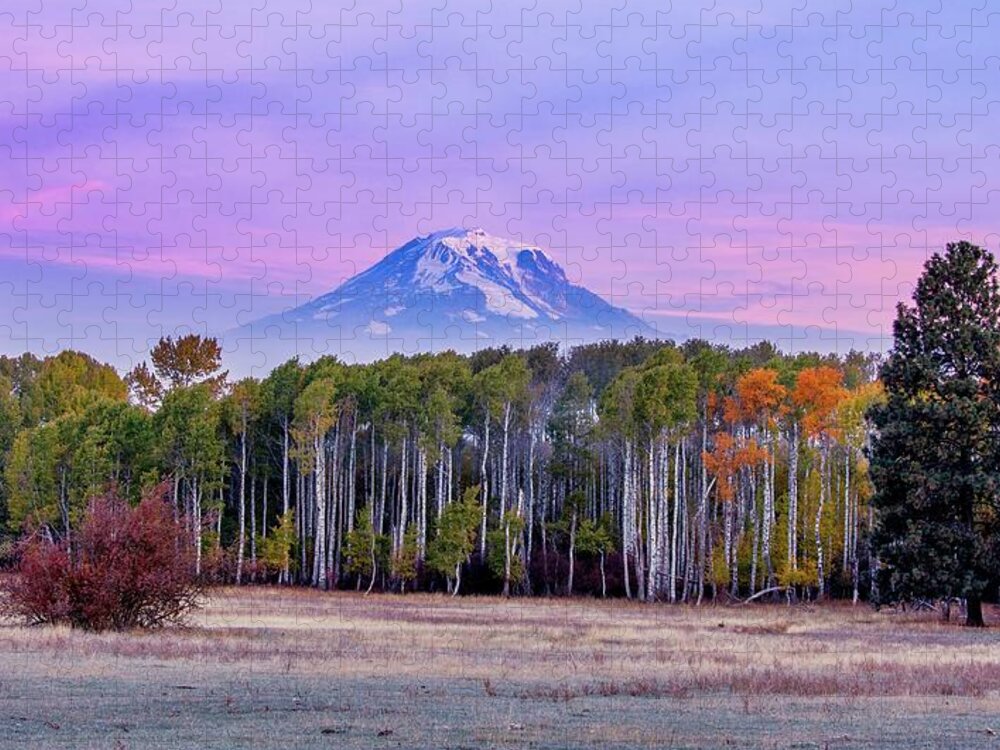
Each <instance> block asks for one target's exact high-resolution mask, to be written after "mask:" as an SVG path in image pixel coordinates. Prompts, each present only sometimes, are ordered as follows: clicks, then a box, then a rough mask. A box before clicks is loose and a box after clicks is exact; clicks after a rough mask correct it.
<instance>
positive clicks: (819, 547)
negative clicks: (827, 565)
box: [815, 442, 826, 599]
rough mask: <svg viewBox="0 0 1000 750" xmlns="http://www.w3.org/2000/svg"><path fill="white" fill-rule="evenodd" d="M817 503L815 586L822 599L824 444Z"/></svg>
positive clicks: (824, 485)
mask: <svg viewBox="0 0 1000 750" xmlns="http://www.w3.org/2000/svg"><path fill="white" fill-rule="evenodd" d="M819 467H820V468H819V503H818V504H817V506H816V528H815V531H816V587H817V595H818V598H820V599H822V598H823V594H824V592H825V588H826V583H825V576H824V570H823V505H824V503H825V502H826V444H825V442H822V443H821V444H820V452H819Z"/></svg>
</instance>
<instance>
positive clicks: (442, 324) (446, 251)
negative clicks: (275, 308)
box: [226, 229, 656, 365]
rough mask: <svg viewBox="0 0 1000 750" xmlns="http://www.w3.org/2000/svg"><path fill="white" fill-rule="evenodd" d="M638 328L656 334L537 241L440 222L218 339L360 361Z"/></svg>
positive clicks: (271, 355)
mask: <svg viewBox="0 0 1000 750" xmlns="http://www.w3.org/2000/svg"><path fill="white" fill-rule="evenodd" d="M640 334H641V335H644V336H647V337H650V336H655V335H656V332H655V331H654V330H653V329H652V328H651V327H650V326H648V325H647V324H646V323H644V322H643V321H642V320H640V319H639V318H638V317H636V316H635V315H633V314H632V313H630V312H628V311H626V310H623V309H621V308H618V307H614V306H612V305H610V304H609V303H608V302H606V301H605V300H604V299H602V298H601V297H599V296H597V295H596V294H594V293H593V292H591V291H589V290H587V289H585V288H583V287H581V286H577V285H575V284H572V283H570V282H569V280H568V279H567V278H566V274H565V272H564V271H563V269H562V268H561V267H560V266H559V264H558V263H556V262H555V261H554V260H552V258H551V257H549V255H547V254H546V253H545V251H543V250H542V249H541V248H538V247H532V246H528V245H524V244H522V243H518V242H516V241H514V240H509V239H503V238H499V237H492V236H490V235H488V234H487V233H486V232H484V231H483V230H482V229H471V230H468V229H447V230H444V231H440V232H435V233H433V234H429V235H427V236H425V237H418V238H416V239H413V240H411V241H409V242H407V243H406V244H405V245H403V246H402V247H400V248H398V249H396V250H394V251H393V252H392V253H390V254H389V255H388V256H386V257H385V258H384V259H383V260H381V261H380V262H378V263H376V264H375V265H373V266H372V267H371V268H369V269H368V270H366V271H364V272H363V273H360V274H358V275H357V276H354V277H353V278H351V279H348V280H347V281H346V282H344V283H343V284H342V285H341V286H339V287H338V288H337V289H335V290H334V291H332V292H329V293H328V294H324V295H322V296H321V297H318V298H316V299H314V300H312V301H311V302H308V303H306V304H304V305H301V306H299V307H296V308H294V309H292V310H289V311H286V312H284V313H281V314H278V315H272V316H269V317H266V318H261V319H259V320H256V321H254V322H252V323H250V324H248V325H245V326H243V327H242V328H240V329H237V330H236V331H234V332H231V333H230V334H229V335H228V336H226V343H227V348H231V347H232V346H234V345H236V346H238V348H239V349H240V350H243V349H244V347H245V346H246V345H248V344H249V345H251V347H252V351H254V352H262V353H263V354H264V356H265V357H266V359H267V362H268V363H269V364H272V365H273V363H274V362H277V361H281V360H284V359H286V358H288V357H289V356H292V355H293V354H299V355H301V356H303V357H305V358H307V359H308V358H311V357H314V356H317V355H318V354H321V353H330V354H335V355H337V356H339V357H341V358H342V359H345V360H347V361H368V360H371V359H376V358H379V357H385V356H387V355H389V354H392V353H394V352H406V353H413V352H417V351H440V350H443V349H455V350H457V351H462V352H468V351H473V350H476V349H480V348H483V347H486V346H500V345H504V344H507V345H510V346H513V347H527V346H532V345H534V344H537V343H540V342H544V341H558V342H560V343H562V344H566V345H570V346H572V345H574V344H579V343H585V342H591V341H598V340H601V339H609V338H631V337H632V336H636V335H640ZM236 342H238V343H236Z"/></svg>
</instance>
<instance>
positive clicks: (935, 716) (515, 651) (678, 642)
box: [0, 587, 1000, 749]
mask: <svg viewBox="0 0 1000 750" xmlns="http://www.w3.org/2000/svg"><path fill="white" fill-rule="evenodd" d="M987 614H988V617H990V618H996V617H997V615H998V613H997V612H996V611H995V610H994V611H989V612H988V613H987ZM0 663H2V664H3V673H2V676H0V747H29V746H31V747H47V748H70V747H72V748H146V747H157V748H174V747H176V748H185V747H204V748H216V747H218V748H233V747H245V748H267V747H306V748H328V747H330V748H332V747H338V748H378V747H387V748H389V747H408V748H413V747H419V748H456V749H457V748H483V747H533V748H611V747H622V748H624V747H629V748H632V747H634V748H646V747H650V748H652V747H658V748H663V747H669V748H683V747H752V748H791V747H797V748H809V747H816V748H861V747H893V746H895V747H908V748H909V747H984V748H995V747H1000V630H996V629H986V630H977V629H968V628H964V627H961V626H959V625H957V624H950V625H949V624H943V623H941V622H940V620H939V618H938V617H937V616H936V615H934V614H933V613H912V612H911V613H903V612H897V611H891V610H883V611H881V612H875V611H874V610H872V609H871V608H869V607H867V606H861V605H859V606H857V607H852V606H850V605H848V604H843V603H833V604H828V605H823V606H802V605H799V606H792V607H789V606H786V605H771V604H763V605H756V604H755V605H749V606H702V607H699V608H696V607H666V606H661V605H649V604H639V603H630V602H623V601H620V600H616V601H610V600H609V601H601V600H594V599H500V598H480V597H459V598H451V597H446V596H442V595H431V594H414V595H406V596H398V595H395V596H386V595H372V596H368V597H365V596H363V595H361V594H355V593H348V592H337V593H324V592H318V591H311V590H302V589H288V588H284V589H282V588H264V587H254V588H240V589H236V588H227V589H218V590H215V591H213V592H212V594H211V596H210V598H209V599H208V600H207V601H206V606H205V607H204V608H203V609H201V610H199V611H198V613H197V614H196V615H194V616H193V617H192V618H191V620H190V622H189V624H188V625H187V626H186V627H172V628H168V629H164V630H160V631H153V632H127V633H101V634H96V633H88V632H83V631H78V630H71V629H68V628H62V627H44V628H27V627H24V626H22V625H19V624H16V623H12V622H5V623H2V624H0Z"/></svg>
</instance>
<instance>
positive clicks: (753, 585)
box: [747, 467, 760, 596]
mask: <svg viewBox="0 0 1000 750" xmlns="http://www.w3.org/2000/svg"><path fill="white" fill-rule="evenodd" d="M747 474H748V475H749V483H750V486H749V490H750V515H751V519H750V526H751V533H752V542H751V548H750V596H753V595H754V594H756V593H757V561H758V559H759V553H760V509H759V508H758V507H757V470H756V469H755V468H753V467H751V468H750V469H749V471H748V472H747Z"/></svg>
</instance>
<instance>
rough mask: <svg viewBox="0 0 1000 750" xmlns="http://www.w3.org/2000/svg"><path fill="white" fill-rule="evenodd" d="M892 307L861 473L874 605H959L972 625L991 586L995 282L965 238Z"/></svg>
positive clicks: (997, 378) (998, 332)
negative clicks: (867, 488) (866, 463)
mask: <svg viewBox="0 0 1000 750" xmlns="http://www.w3.org/2000/svg"><path fill="white" fill-rule="evenodd" d="M913 298H914V303H915V304H914V306H913V307H908V306H906V305H903V304H900V306H899V308H898V312H897V318H896V322H895V325H894V328H893V332H894V336H895V343H894V346H893V350H892V352H891V353H890V355H889V358H888V360H887V361H886V363H885V364H884V366H883V367H882V371H881V376H882V379H883V381H884V384H885V389H886V395H887V400H886V402H885V403H884V404H882V405H876V406H875V407H874V408H873V409H872V410H871V412H870V415H871V418H872V419H873V422H874V425H875V429H876V431H875V435H874V436H873V439H872V447H871V476H872V480H873V482H874V486H875V494H874V497H873V503H874V507H875V512H876V529H875V532H874V536H873V544H874V546H875V550H876V554H877V555H878V559H879V561H880V567H879V570H878V578H877V584H878V596H879V599H881V600H882V601H886V600H902V601H905V600H908V599H914V598H950V597H962V598H964V599H965V600H966V603H967V615H966V618H967V619H966V624H968V625H973V626H982V625H983V612H982V599H983V596H984V595H985V594H986V592H987V591H989V590H990V589H991V587H993V586H995V585H996V583H997V570H998V569H997V561H998V556H997V546H998V545H997V540H998V535H997V531H998V510H1000V508H998V503H997V491H998V489H1000V461H998V459H1000V456H998V442H997V431H998V429H1000V285H998V282H997V265H996V261H995V260H994V258H993V256H992V255H991V254H990V253H989V252H987V251H985V250H983V249H981V248H979V247H976V246H975V245H972V244H969V243H967V242H959V243H956V244H949V245H948V246H947V249H946V250H945V253H944V254H943V255H940V254H935V255H934V256H932V257H931V259H930V260H929V261H928V262H927V264H926V265H925V267H924V273H923V275H922V276H921V277H920V279H919V281H918V282H917V286H916V291H915V293H914V296H913Z"/></svg>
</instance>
